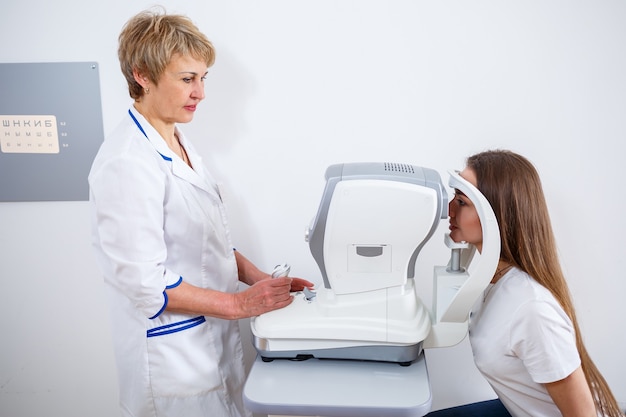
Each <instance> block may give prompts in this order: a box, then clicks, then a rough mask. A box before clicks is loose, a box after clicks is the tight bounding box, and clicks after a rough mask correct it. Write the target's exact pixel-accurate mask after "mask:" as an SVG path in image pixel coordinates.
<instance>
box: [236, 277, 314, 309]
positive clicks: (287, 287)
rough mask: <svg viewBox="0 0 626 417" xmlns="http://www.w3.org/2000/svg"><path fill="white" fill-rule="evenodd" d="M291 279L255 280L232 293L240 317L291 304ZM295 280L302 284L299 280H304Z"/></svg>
mask: <svg viewBox="0 0 626 417" xmlns="http://www.w3.org/2000/svg"><path fill="white" fill-rule="evenodd" d="M293 280H294V279H292V278H289V277H283V278H271V279H264V280H261V281H258V282H256V283H255V284H254V285H252V286H250V287H249V288H247V289H246V290H245V291H241V292H238V293H236V294H233V295H234V302H235V304H236V308H237V309H238V310H240V315H241V317H253V316H258V315H260V314H263V313H267V312H268V311H272V310H277V309H279V308H283V307H286V306H288V305H289V304H291V302H292V301H293V296H292V295H291V293H290V292H291V288H292V281H293ZM297 280H298V281H297V284H296V285H303V283H302V282H300V281H306V280H301V279H297ZM307 282H308V281H307Z"/></svg>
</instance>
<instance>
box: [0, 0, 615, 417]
mask: <svg viewBox="0 0 626 417" xmlns="http://www.w3.org/2000/svg"><path fill="white" fill-rule="evenodd" d="M161 3H162V4H163V5H165V6H166V7H167V9H168V10H169V11H173V12H182V13H185V14H188V15H189V16H190V17H192V19H193V20H194V21H195V22H196V23H197V24H198V26H199V27H200V28H201V29H202V30H203V31H204V32H205V33H206V34H207V35H208V36H209V38H210V39H211V40H212V41H213V42H214V44H215V45H216V47H217V51H218V58H217V62H216V64H215V66H214V67H213V68H212V69H211V71H210V75H209V78H208V80H207V86H206V93H207V98H206V100H205V102H204V103H203V105H201V107H200V109H199V111H198V112H197V116H196V118H195V120H194V121H193V122H192V123H191V124H190V125H189V126H185V127H184V129H185V131H186V133H187V134H188V135H189V136H191V137H192V138H194V139H195V143H196V145H197V147H198V148H199V149H200V151H201V153H202V154H203V156H204V157H205V159H206V161H207V163H208V164H210V167H211V169H212V170H213V171H214V173H215V174H216V176H217V177H219V178H220V179H221V180H222V181H223V182H224V183H225V185H226V186H227V187H228V188H229V189H230V196H229V197H230V200H229V209H230V214H231V223H232V228H233V235H234V239H235V242H236V245H237V247H238V249H239V250H241V251H243V252H244V253H246V254H247V255H248V257H250V258H251V259H252V260H254V261H255V262H257V263H258V264H259V266H261V267H263V268H270V267H271V266H273V265H274V264H276V263H279V262H283V261H287V262H289V263H291V264H292V265H293V269H292V274H294V275H300V276H304V277H309V278H311V279H313V280H319V273H318V270H317V268H316V266H315V263H314V261H313V259H312V257H311V256H310V254H309V251H308V246H307V245H306V243H305V242H304V240H303V232H304V228H305V226H306V225H307V224H308V222H309V220H310V219H311V218H312V216H313V215H314V214H315V211H316V209H317V205H318V203H319V198H320V196H321V192H322V189H323V186H324V180H323V174H324V170H325V169H326V167H327V166H328V165H329V164H331V163H339V162H350V161H391V162H404V163H410V164H415V165H423V166H427V167H431V168H435V169H437V170H439V171H440V172H441V173H442V175H444V174H445V172H446V170H447V169H449V168H462V167H463V162H464V158H465V157H466V156H467V155H469V154H471V153H474V152H476V151H480V150H483V149H487V148H494V147H502V148H509V149H512V150H515V151H518V152H520V153H522V154H524V155H526V156H528V157H529V158H530V159H531V160H532V161H533V162H534V163H535V164H536V166H537V167H538V169H539V171H540V173H541V175H542V177H543V180H544V186H545V191H546V193H547V197H548V202H549V204H550V209H551V212H552V217H553V223H554V228H555V231H556V234H557V238H558V239H559V247H560V251H561V255H562V260H563V263H564V267H565V270H566V272H567V275H568V279H569V283H570V286H571V292H572V294H573V296H574V299H575V303H576V307H577V309H578V315H579V320H580V322H581V326H582V330H583V332H584V337H585V340H586V343H587V346H588V348H589V350H590V352H591V354H592V356H593V358H594V359H595V361H596V363H597V365H598V367H599V368H600V370H601V371H602V372H603V373H604V375H605V377H606V379H607V380H608V382H609V384H610V385H611V386H612V388H613V390H614V391H615V394H616V395H617V397H618V399H620V400H621V401H626V365H625V361H624V356H623V352H624V346H626V326H625V325H624V323H623V318H624V317H625V316H626V303H624V302H623V301H624V294H626V279H625V273H624V267H623V266H622V265H621V264H620V262H621V260H623V259H624V257H625V256H624V255H625V254H626V253H625V251H624V246H623V243H622V240H623V237H624V234H625V232H626V223H625V217H624V209H625V206H624V198H623V197H621V196H620V191H619V190H620V188H621V180H620V178H621V177H622V175H621V174H622V171H623V156H624V154H625V151H626V145H625V136H626V117H625V116H624V115H625V114H626V99H625V97H626V77H624V74H626V55H625V54H624V42H625V41H626V25H624V24H623V22H624V21H626V3H624V2H623V1H620V0H613V1H611V0H587V1H577V0H574V1H571V0H570V1H550V2H546V1H536V0H535V1H528V0H524V1H508V2H502V1H498V0H483V1H415V0H403V1H401V0H395V1H383V0H380V1H374V0H354V1H345V0H332V1H331V0H316V1H289V0H265V1H262V2H261V1H254V0H241V1H232V2H231V1H221V2H218V1H207V0H189V1H185V2H176V1H174V0H163V1H162V2H161ZM151 4H152V2H150V1H132V2H130V1H123V0H108V1H101V2H84V1H78V0H57V1H55V2H51V1H48V0H19V1H18V0H8V1H5V2H4V3H3V5H2V7H1V11H2V12H1V13H0V39H2V47H1V48H0V62H45V61H92V60H93V61H98V62H99V64H100V75H101V88H102V105H103V119H104V127H105V131H106V132H108V131H110V130H111V129H112V128H113V127H114V126H115V124H116V123H117V122H118V120H119V119H120V118H121V117H123V112H124V111H125V110H126V107H127V106H128V105H129V103H130V100H129V98H128V95H127V91H126V87H125V84H124V81H123V79H122V76H121V75H120V72H119V69H118V63H117V57H116V43H117V35H118V33H119V31H120V29H121V26H122V25H123V23H124V22H125V21H126V20H127V19H128V18H129V17H130V16H131V15H133V14H134V13H136V12H138V11H140V10H141V9H143V8H145V7H147V6H150V5H151ZM41 76H42V77H45V74H41ZM76 88H80V86H76ZM1 94H2V93H1V92H0V96H1ZM0 99H1V98H0ZM76 105H77V106H79V105H80V103H76ZM444 223H445V222H444ZM443 230H445V224H443V225H442V231H443ZM435 240H436V239H435ZM442 246H443V245H441V244H439V241H437V242H435V241H433V242H431V244H430V245H429V246H428V247H427V248H426V250H425V253H424V254H423V255H422V258H421V264H420V265H419V268H418V269H419V271H421V273H423V274H424V277H423V278H422V279H420V280H419V281H418V285H419V286H420V287H421V290H422V293H423V294H424V300H425V302H427V303H430V290H431V282H430V279H431V278H430V276H431V272H430V271H431V266H432V264H433V263H444V262H446V260H447V251H446V250H445V249H444V248H443V247H442ZM0 258H1V262H0V277H1V279H2V287H1V288H2V296H1V297H0V299H1V301H0V313H2V317H3V320H1V321H0V334H2V339H1V340H2V341H1V342H0V415H2V416H11V417H21V416H35V415H44V414H45V415H63V416H65V417H74V416H77V417H78V416H81V417H82V416H85V415H89V416H93V417H99V416H102V417H104V416H113V415H117V405H116V403H117V392H116V390H117V386H116V380H115V370H114V364H113V357H112V352H111V342H110V338H109V337H110V333H109V327H108V321H107V320H108V317H107V308H106V305H105V304H104V298H103V284H102V280H101V277H100V275H99V273H98V271H97V269H96V266H95V265H94V261H93V258H92V253H91V248H90V246H89V222H88V207H87V203H86V202H65V203H54V202H51V203H1V204H0ZM243 325H244V328H245V325H246V322H243ZM244 331H245V330H244ZM247 346H248V349H249V350H248V352H249V356H250V358H251V357H252V356H253V352H252V351H251V349H250V347H249V345H247ZM427 357H428V361H429V362H428V363H429V368H430V374H431V376H432V385H433V393H434V401H433V405H434V408H435V409H437V408H441V407H444V406H449V405H455V404H461V403H466V402H470V401H476V400H481V399H486V398H491V397H492V396H493V394H492V392H491V391H490V389H489V388H488V386H487V385H486V383H485V382H484V381H483V380H482V378H481V377H480V375H479V374H478V373H477V371H476V370H475V368H474V365H473V363H472V358H471V352H470V350H469V346H468V344H467V342H464V343H462V344H461V345H459V346H457V347H454V348H449V349H445V350H438V351H430V352H428V355H427Z"/></svg>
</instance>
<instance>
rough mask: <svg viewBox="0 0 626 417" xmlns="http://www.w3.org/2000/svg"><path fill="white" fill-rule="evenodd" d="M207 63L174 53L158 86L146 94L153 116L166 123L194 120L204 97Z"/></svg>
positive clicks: (151, 88) (145, 98)
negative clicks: (197, 108) (197, 107)
mask: <svg viewBox="0 0 626 417" xmlns="http://www.w3.org/2000/svg"><path fill="white" fill-rule="evenodd" d="M207 70H208V68H207V66H206V63H204V62H203V61H198V60H196V59H194V58H192V57H189V56H182V55H174V56H173V57H172V60H171V61H170V63H169V64H168V65H167V67H166V68H165V71H163V74H162V75H161V78H160V79H159V82H158V85H152V86H151V87H150V93H149V94H146V95H144V100H145V102H146V104H148V103H149V106H150V113H151V115H152V116H153V117H156V118H157V119H160V120H161V121H162V122H165V123H168V124H169V123H187V122H190V121H191V120H193V116H194V113H195V111H196V106H197V105H198V103H200V101H202V100H203V99H204V79H205V78H206V75H207Z"/></svg>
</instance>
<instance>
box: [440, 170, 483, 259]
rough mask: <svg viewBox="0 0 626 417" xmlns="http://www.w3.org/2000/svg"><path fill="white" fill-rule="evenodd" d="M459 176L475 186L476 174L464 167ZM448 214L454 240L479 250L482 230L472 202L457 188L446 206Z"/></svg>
mask: <svg viewBox="0 0 626 417" xmlns="http://www.w3.org/2000/svg"><path fill="white" fill-rule="evenodd" d="M460 175H461V177H462V178H463V179H465V180H467V181H468V182H469V183H470V184H472V185H473V186H475V187H476V184H477V181H476V174H475V173H474V171H472V170H471V169H468V168H465V169H464V170H463V171H461V173H460ZM448 212H449V215H450V237H451V238H452V240H454V241H455V242H467V243H471V244H472V245H474V246H476V249H477V250H478V251H479V252H480V251H481V250H482V246H483V231H482V228H481V225H480V219H479V217H478V212H477V211H476V207H475V206H474V203H472V202H471V201H470V199H469V198H467V196H466V195H465V194H464V193H462V192H461V191H459V190H455V193H454V198H453V199H452V201H450V204H449V206H448Z"/></svg>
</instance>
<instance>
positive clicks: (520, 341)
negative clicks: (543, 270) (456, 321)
mask: <svg viewBox="0 0 626 417" xmlns="http://www.w3.org/2000/svg"><path fill="white" fill-rule="evenodd" d="M469 339H470V343H471V345H472V351H473V353H474V361H475V362H476V366H477V367H478V369H479V370H480V372H481V373H482V374H483V376H484V377H485V378H486V379H487V381H488V382H489V383H490V384H491V386H492V387H493V389H494V391H495V392H496V394H498V397H499V398H500V400H501V401H502V403H503V404H504V405H505V407H506V408H507V409H508V411H509V412H510V413H511V414H512V415H513V416H515V417H518V416H529V417H543V416H546V417H548V416H549V417H552V416H561V413H560V412H559V410H558V408H557V407H556V405H555V404H554V402H553V401H552V399H551V397H550V395H549V394H548V391H547V390H546V388H545V386H544V385H542V384H544V383H548V382H555V381H559V380H561V379H563V378H565V377H567V376H568V375H570V374H571V373H572V372H573V371H575V370H576V368H578V366H580V356H579V354H578V349H577V348H576V339H575V332H574V327H573V325H572V322H571V320H570V319H569V317H568V316H567V314H565V311H564V310H563V308H562V307H561V305H560V304H559V302H558V301H557V300H556V299H555V298H554V296H553V295H552V294H551V293H550V292H549V291H548V290H547V289H546V288H545V287H543V286H542V285H540V284H539V283H537V281H535V280H534V279H533V278H531V277H530V276H529V275H528V274H526V273H524V272H522V271H521V270H519V269H516V268H514V269H512V270H510V271H509V272H508V273H507V274H505V275H504V276H503V277H502V278H500V280H498V282H497V283H496V284H493V285H490V286H489V288H487V290H485V294H484V298H481V299H480V300H479V301H478V302H477V304H476V306H475V307H474V310H473V311H472V314H471V316H470V326H469Z"/></svg>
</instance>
